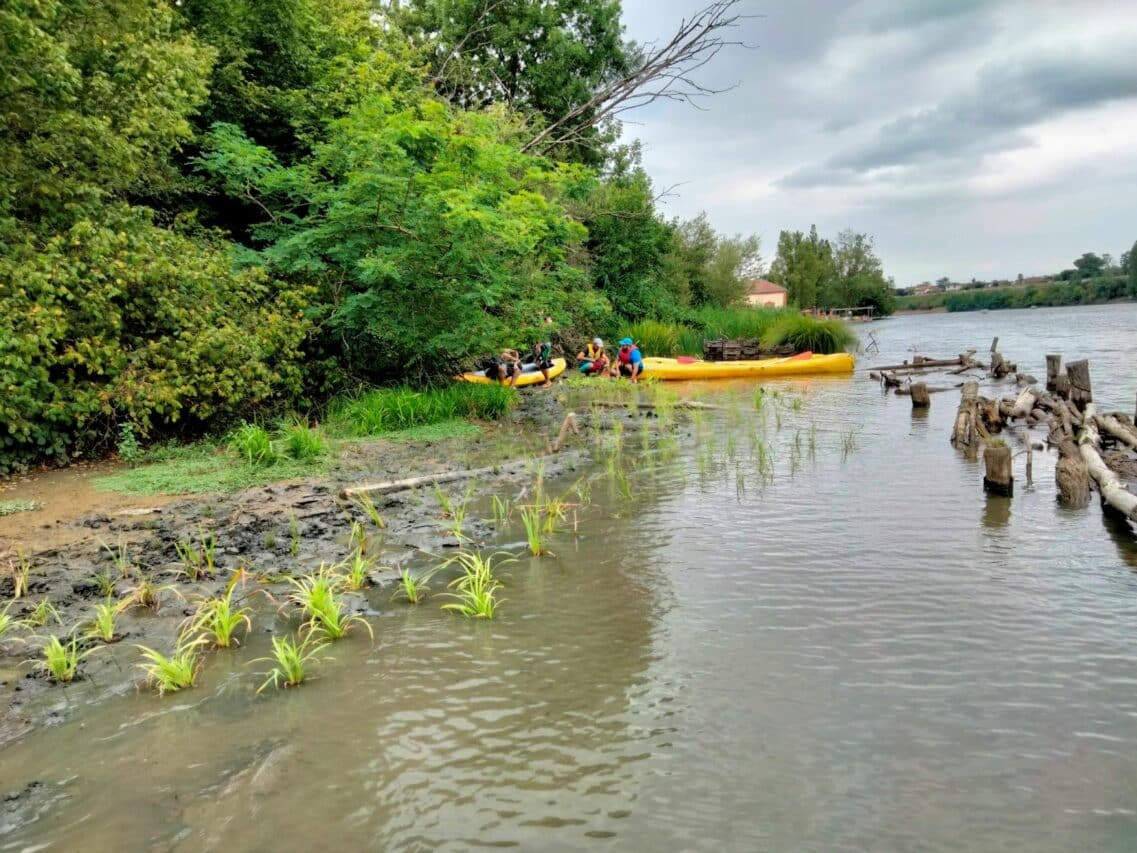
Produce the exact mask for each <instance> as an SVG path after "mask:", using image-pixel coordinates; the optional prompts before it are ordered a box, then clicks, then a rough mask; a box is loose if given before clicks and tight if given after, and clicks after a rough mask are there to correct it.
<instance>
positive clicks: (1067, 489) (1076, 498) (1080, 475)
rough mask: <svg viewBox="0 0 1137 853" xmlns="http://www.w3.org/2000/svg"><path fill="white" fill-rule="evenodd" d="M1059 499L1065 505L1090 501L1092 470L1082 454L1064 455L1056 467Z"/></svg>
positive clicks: (1055, 477)
mask: <svg viewBox="0 0 1137 853" xmlns="http://www.w3.org/2000/svg"><path fill="white" fill-rule="evenodd" d="M1054 482H1055V483H1056V484H1057V485H1058V500H1059V502H1060V503H1062V504H1064V505H1065V506H1085V505H1086V504H1088V503H1089V502H1090V471H1089V468H1087V467H1086V462H1085V460H1084V459H1082V458H1081V457H1080V456H1066V455H1063V456H1062V458H1061V459H1059V460H1058V465H1057V466H1055V468H1054Z"/></svg>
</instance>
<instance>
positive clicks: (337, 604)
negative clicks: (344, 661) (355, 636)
mask: <svg viewBox="0 0 1137 853" xmlns="http://www.w3.org/2000/svg"><path fill="white" fill-rule="evenodd" d="M342 582H343V581H342V579H341V578H339V577H338V576H337V575H336V574H335V573H333V572H330V571H329V570H327V569H326V568H325V567H323V566H321V567H320V570H319V571H318V572H317V573H316V574H314V575H305V576H304V577H301V578H290V579H289V583H290V584H292V593H291V594H290V595H289V596H288V599H289V601H291V602H292V603H293V604H295V605H296V606H297V607H299V608H300V611H301V613H302V614H303V616H304V617H305V618H304V624H303V626H302V628H303V629H304V630H305V631H306V632H307V633H311V632H313V631H319V632H320V633H321V634H322V635H323V636H324V638H325V639H328V640H339V639H341V638H343V637H345V636H346V635H347V632H348V631H349V630H350V629H351V627H352V625H354V624H360V625H362V626H363V627H364V628H366V629H367V633H368V634H370V635H371V639H372V640H374V639H375V632H374V631H372V630H371V626H370V625H369V624H368V623H367V620H366V619H364V618H363V617H362V616H349V615H348V614H347V608H346V606H345V605H344V603H343V601H342V599H341V598H340V595H339V590H340V585H341V584H342Z"/></svg>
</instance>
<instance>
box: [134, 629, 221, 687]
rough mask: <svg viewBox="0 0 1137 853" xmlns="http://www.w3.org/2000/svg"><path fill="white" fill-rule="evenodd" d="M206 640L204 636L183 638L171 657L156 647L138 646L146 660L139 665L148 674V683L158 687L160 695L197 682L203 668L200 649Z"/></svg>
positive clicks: (191, 685)
mask: <svg viewBox="0 0 1137 853" xmlns="http://www.w3.org/2000/svg"><path fill="white" fill-rule="evenodd" d="M205 642H206V640H205V638H204V637H196V638H194V639H192V640H185V639H183V640H181V641H179V643H178V645H177V646H176V647H175V649H174V651H173V653H172V654H171V655H170V656H169V657H167V656H166V655H164V654H162V653H161V652H159V651H157V650H155V649H151V648H148V647H146V646H137V648H138V650H139V651H141V652H142V657H143V659H144V661H145V662H144V663H140V664H138V665H137V666H138V668H139V669H141V670H142V671H143V672H144V673H145V674H146V681H147V683H148V684H151V685H153V686H154V687H156V688H157V690H158V695H159V696H164V695H165V694H167V693H176V692H178V691H179V690H185V689H186V688H187V687H193V686H194V684H196V683H197V676H198V673H199V672H200V670H201V659H200V656H199V650H200V648H201V646H202V645H203V644H204V643H205Z"/></svg>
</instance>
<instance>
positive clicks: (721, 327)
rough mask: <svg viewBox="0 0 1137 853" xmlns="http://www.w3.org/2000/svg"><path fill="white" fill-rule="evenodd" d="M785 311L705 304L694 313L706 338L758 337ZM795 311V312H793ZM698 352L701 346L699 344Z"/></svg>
mask: <svg viewBox="0 0 1137 853" xmlns="http://www.w3.org/2000/svg"><path fill="white" fill-rule="evenodd" d="M786 313H787V312H786V311H784V310H780V309H777V308H764V307H763V308H730V309H726V308H715V307H712V306H705V307H703V308H700V309H699V310H698V311H697V312H696V313H695V315H694V318H693V319H694V321H695V323H696V324H697V325H698V326H701V327H702V332H703V336H704V337H706V338H711V339H716V338H727V339H735V338H753V339H755V340H757V339H760V338H761V337H762V336H763V335H764V334H766V330H767V329H769V328H770V326H772V325H773V324H774V323H775V322H776V321H777V320H778V318H780V317H782V316H783V315H785V314H786ZM794 313H796V312H794ZM699 349H700V354H701V352H702V346H701V344H700V348H699Z"/></svg>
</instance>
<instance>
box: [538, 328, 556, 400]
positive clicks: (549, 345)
mask: <svg viewBox="0 0 1137 853" xmlns="http://www.w3.org/2000/svg"><path fill="white" fill-rule="evenodd" d="M550 322H551V321H550ZM533 361H534V362H536V364H537V369H538V370H540V371H541V375H542V376H544V377H545V381H544V383H542V385H541V387H542V388H548V387H549V386H550V385H552V384H553V380H551V379H550V378H549V371H550V370H551V369H552V367H553V342H552V341H540V342H539V343H536V344H534V345H533Z"/></svg>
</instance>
